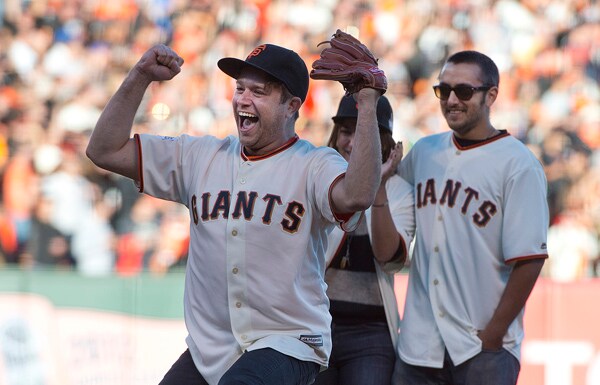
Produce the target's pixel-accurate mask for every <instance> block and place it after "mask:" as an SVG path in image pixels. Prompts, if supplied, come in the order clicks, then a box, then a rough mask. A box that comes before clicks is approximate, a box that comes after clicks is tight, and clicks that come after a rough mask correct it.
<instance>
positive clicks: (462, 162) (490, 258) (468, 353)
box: [398, 51, 549, 385]
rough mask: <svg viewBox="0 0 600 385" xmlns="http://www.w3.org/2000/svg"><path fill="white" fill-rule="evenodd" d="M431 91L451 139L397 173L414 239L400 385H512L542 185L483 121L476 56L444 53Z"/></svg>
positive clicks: (538, 252)
mask: <svg viewBox="0 0 600 385" xmlns="http://www.w3.org/2000/svg"><path fill="white" fill-rule="evenodd" d="M438 80H439V83H438V84H437V85H435V86H434V87H433V90H434V93H435V95H436V96H437V97H438V99H439V103H440V107H441V112H442V114H443V116H444V118H445V119H446V122H447V124H448V127H449V128H450V130H449V131H447V132H444V133H440V134H434V135H431V136H428V137H425V138H422V139H421V140H419V141H418V142H417V143H415V145H414V146H413V148H412V149H411V150H410V151H409V153H408V154H407V155H406V157H405V159H403V160H402V162H401V164H400V175H401V176H402V177H403V178H404V179H405V180H406V181H407V182H408V183H410V184H411V185H412V186H413V189H414V194H415V219H416V225H417V232H416V238H415V246H414V252H413V256H412V261H411V264H410V278H409V284H408V291H407V297H406V301H405V308H404V319H403V321H402V324H401V326H400V335H399V344H398V350H399V355H400V358H401V359H400V360H398V366H399V368H398V373H399V378H400V380H399V381H400V384H403V385H404V384H409V385H429V384H436V385H441V384H446V385H458V384H460V385H514V384H516V382H517V377H518V374H519V370H520V363H519V359H520V350H521V342H522V340H523V310H524V306H525V303H526V301H527V298H528V297H529V294H530V293H531V290H532V289H533V287H534V285H535V282H536V280H537V278H538V276H539V273H540V270H541V268H542V266H543V263H544V260H545V258H547V257H548V254H547V251H546V234H547V228H548V220H549V215H548V206H547V201H546V178H545V175H544V172H543V169H542V166H541V164H540V163H539V161H538V160H537V159H536V158H535V156H534V155H533V154H532V153H531V152H530V151H529V150H528V149H527V147H526V146H525V145H524V144H522V143H521V142H520V141H518V140H517V139H516V138H514V137H512V136H511V135H510V134H509V133H508V132H507V131H506V130H497V129H496V128H494V126H493V125H492V124H491V121H490V108H491V107H492V105H493V103H494V102H495V100H496V98H497V96H498V92H499V89H498V85H499V73H498V68H497V67H496V65H495V64H494V62H493V61H492V60H491V59H490V58H489V57H487V56H485V55H484V54H482V53H479V52H475V51H462V52H458V53H456V54H454V55H452V56H450V57H449V58H448V59H447V60H446V62H445V64H444V66H443V67H442V70H441V72H440V74H439V78H438Z"/></svg>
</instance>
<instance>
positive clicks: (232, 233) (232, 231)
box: [231, 229, 238, 237]
mask: <svg viewBox="0 0 600 385" xmlns="http://www.w3.org/2000/svg"><path fill="white" fill-rule="evenodd" d="M237 234H238V231H237V230H235V229H233V230H231V235H233V236H234V237H235V236H236V235H237Z"/></svg>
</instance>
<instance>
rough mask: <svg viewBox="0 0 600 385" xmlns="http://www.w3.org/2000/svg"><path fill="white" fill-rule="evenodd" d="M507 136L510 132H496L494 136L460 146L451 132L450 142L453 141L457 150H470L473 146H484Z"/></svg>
mask: <svg viewBox="0 0 600 385" xmlns="http://www.w3.org/2000/svg"><path fill="white" fill-rule="evenodd" d="M507 136H510V134H509V133H508V132H503V133H501V134H498V135H496V136H494V137H491V138H489V139H485V140H482V141H481V142H477V143H475V144H472V145H470V146H464V147H463V146H461V145H460V144H459V143H458V141H457V140H456V136H455V135H454V134H452V142H453V143H454V145H455V146H456V148H458V149H459V150H463V151H464V150H470V149H473V148H477V147H481V146H485V145H486V144H488V143H492V142H495V141H496V140H499V139H502V138H506V137H507Z"/></svg>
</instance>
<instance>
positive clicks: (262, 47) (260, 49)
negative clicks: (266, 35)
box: [246, 44, 267, 59]
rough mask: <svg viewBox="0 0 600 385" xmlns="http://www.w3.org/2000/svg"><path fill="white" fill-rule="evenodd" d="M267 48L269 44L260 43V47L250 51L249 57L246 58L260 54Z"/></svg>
mask: <svg viewBox="0 0 600 385" xmlns="http://www.w3.org/2000/svg"><path fill="white" fill-rule="evenodd" d="M265 48H267V46H266V45H265V44H262V45H259V46H258V47H256V48H254V50H253V51H252V52H250V54H249V55H248V57H247V58H246V59H249V58H250V57H252V56H258V55H260V53H261V52H262V51H264V50H265Z"/></svg>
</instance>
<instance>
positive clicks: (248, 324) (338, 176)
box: [87, 44, 381, 385]
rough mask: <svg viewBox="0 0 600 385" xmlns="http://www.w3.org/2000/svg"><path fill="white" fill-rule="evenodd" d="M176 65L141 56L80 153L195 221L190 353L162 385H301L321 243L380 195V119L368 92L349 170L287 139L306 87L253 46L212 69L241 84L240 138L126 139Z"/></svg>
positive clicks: (276, 52)
mask: <svg viewBox="0 0 600 385" xmlns="http://www.w3.org/2000/svg"><path fill="white" fill-rule="evenodd" d="M182 64H183V59H182V58H181V57H179V56H178V55H177V54H176V53H175V52H174V51H173V50H171V49H170V48H169V47H167V46H164V45H158V46H156V47H153V48H151V49H149V50H148V51H147V52H146V53H145V54H144V55H143V56H142V57H141V59H140V60H139V61H138V62H137V64H135V66H134V67H133V69H132V70H131V71H130V72H129V74H128V75H127V77H126V78H125V80H124V82H123V84H122V85H121V87H120V88H119V90H118V91H117V92H116V94H115V95H114V96H113V97H112V98H111V100H110V101H109V103H108V105H107V106H106V108H105V109H104V111H103V113H102V115H101V116H100V119H99V120H98V123H97V125H96V128H95V130H94V132H93V134H92V136H91V138H90V142H89V145H88V149H87V153H88V156H89V157H90V159H92V160H93V161H94V163H96V164H97V165H98V166H100V167H102V168H104V169H107V170H110V171H113V172H116V173H119V174H122V175H125V176H127V177H129V178H131V179H132V180H134V181H135V182H136V183H137V185H138V186H139V188H140V191H141V192H144V193H146V194H149V195H152V196H155V197H158V198H161V199H166V200H171V201H175V202H179V203H182V204H184V205H186V206H187V207H188V209H189V212H190V220H191V224H190V249H189V258H188V264H187V267H186V280H185V293H184V316H185V321H186V327H187V330H188V333H189V334H188V337H187V339H186V343H187V346H188V349H187V350H186V351H185V352H184V353H183V354H182V355H181V357H180V358H179V359H178V360H177V361H176V362H175V364H174V365H173V366H172V367H171V369H170V370H169V371H168V372H167V374H166V375H165V377H164V379H163V380H162V381H161V383H160V384H161V385H175V384H176V385H192V384H193V385H202V384H210V385H214V384H220V385H230V384H273V385H287V384H289V385H307V384H310V383H312V382H313V380H314V378H315V377H316V375H317V373H318V371H319V369H320V368H321V367H324V366H326V365H327V363H328V359H329V354H330V351H331V335H330V334H331V333H330V321H331V317H330V315H329V311H328V299H327V296H326V293H325V288H326V285H325V282H324V278H323V275H324V270H325V257H324V253H325V249H326V247H327V244H326V238H327V233H328V232H329V231H331V229H332V228H333V227H334V226H335V225H336V224H337V225H339V226H341V227H343V228H344V229H347V230H353V229H354V227H355V225H356V223H357V220H358V219H359V218H360V216H361V214H362V211H363V210H365V209H367V208H368V207H369V206H370V205H371V204H372V202H373V200H374V198H375V194H376V191H377V188H378V186H379V184H380V173H381V171H380V169H381V161H380V154H381V149H380V142H379V132H378V128H377V117H376V113H375V106H376V104H377V100H378V98H379V96H380V94H381V91H378V90H375V89H372V88H364V89H362V90H360V91H359V92H357V93H356V94H355V97H356V100H357V103H358V106H359V107H358V110H359V116H358V125H357V129H356V132H357V135H358V136H359V138H358V139H357V141H356V144H355V151H354V152H353V153H352V157H351V158H350V159H349V161H348V162H346V161H345V160H344V159H343V158H342V157H341V156H340V155H339V154H338V153H337V152H335V151H334V150H333V149H330V148H327V147H320V148H318V147H315V146H313V145H312V144H310V143H308V142H307V141H304V140H301V139H299V138H298V136H297V135H296V134H295V128H294V126H295V122H296V119H297V117H298V110H299V109H300V106H301V105H302V103H303V102H304V100H305V99H306V95H307V91H308V82H309V75H308V70H307V68H306V65H305V63H304V61H303V60H302V59H301V58H300V56H299V55H298V54H297V53H295V52H293V51H291V50H289V49H286V48H283V47H280V46H276V45H272V44H262V45H260V46H258V47H256V48H255V49H254V50H253V51H252V52H251V53H250V54H249V55H248V56H247V58H246V59H245V60H240V59H237V58H224V59H221V60H220V61H219V62H218V66H219V68H220V69H221V70H222V71H223V72H225V73H226V74H227V75H229V76H231V77H232V78H234V79H235V80H236V82H235V91H234V93H233V98H232V107H233V114H234V117H235V122H236V125H237V130H238V135H237V136H228V137H227V138H224V139H219V138H215V137H212V136H203V137H192V136H188V135H181V136H179V137H163V136H156V135H147V134H144V135H139V134H135V135H134V137H133V138H131V129H132V124H133V119H134V116H135V113H136V110H137V109H138V107H139V105H140V102H141V100H142V97H143V95H144V93H145V91H146V89H147V87H148V86H149V85H150V84H151V83H152V82H154V81H164V80H170V79H172V78H173V77H174V76H176V75H177V74H179V73H180V71H181V65H182Z"/></svg>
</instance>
